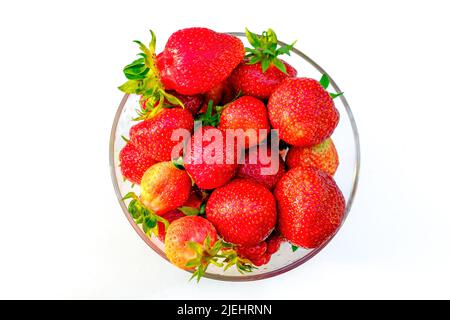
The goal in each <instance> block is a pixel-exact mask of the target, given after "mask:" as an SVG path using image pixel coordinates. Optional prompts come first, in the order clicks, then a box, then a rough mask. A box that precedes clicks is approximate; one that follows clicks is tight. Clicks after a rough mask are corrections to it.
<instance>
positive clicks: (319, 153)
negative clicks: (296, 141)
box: [286, 138, 339, 176]
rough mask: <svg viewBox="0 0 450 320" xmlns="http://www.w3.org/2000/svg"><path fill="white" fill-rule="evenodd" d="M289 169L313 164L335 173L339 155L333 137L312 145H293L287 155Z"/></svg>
mask: <svg viewBox="0 0 450 320" xmlns="http://www.w3.org/2000/svg"><path fill="white" fill-rule="evenodd" d="M286 163H287V165H288V167H289V169H292V168H295V167H299V166H313V167H316V168H318V169H320V170H322V171H325V172H326V173H328V174H329V175H331V176H332V175H334V173H335V172H336V169H337V167H338V165H339V157H338V153H337V151H336V148H335V146H334V143H333V141H332V140H331V138H329V139H326V140H325V141H324V142H322V143H320V144H318V145H315V146H312V147H305V148H302V147H292V148H290V149H289V151H288V154H287V156H286Z"/></svg>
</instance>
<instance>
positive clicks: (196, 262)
mask: <svg viewBox="0 0 450 320" xmlns="http://www.w3.org/2000/svg"><path fill="white" fill-rule="evenodd" d="M201 263H202V261H201V259H199V258H195V259H191V260H189V261H188V262H187V263H186V267H187V268H192V267H196V266H199V265H201Z"/></svg>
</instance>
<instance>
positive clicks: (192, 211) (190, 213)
mask: <svg viewBox="0 0 450 320" xmlns="http://www.w3.org/2000/svg"><path fill="white" fill-rule="evenodd" d="M178 210H179V211H181V212H183V213H184V214H185V215H187V216H197V215H198V214H199V213H200V210H198V209H197V208H193V207H179V208H178Z"/></svg>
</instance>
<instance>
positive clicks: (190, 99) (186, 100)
mask: <svg viewBox="0 0 450 320" xmlns="http://www.w3.org/2000/svg"><path fill="white" fill-rule="evenodd" d="M169 93H170V94H171V95H173V96H174V97H176V98H178V99H179V100H180V101H181V102H182V103H183V105H184V107H185V109H186V110H187V111H189V112H190V113H192V114H193V115H195V114H197V112H198V111H199V109H200V107H201V106H202V102H203V97H202V96H201V95H198V94H197V95H195V96H185V95H182V94H179V93H178V92H175V91H173V92H169ZM148 100H149V97H146V96H141V98H140V99H139V104H140V105H141V108H142V109H143V110H146V109H147V101H148ZM167 104H168V105H170V106H173V107H175V106H178V105H176V104H173V103H170V102H169V101H168V102H167ZM157 106H158V103H157V104H156V105H155V106H154V107H157Z"/></svg>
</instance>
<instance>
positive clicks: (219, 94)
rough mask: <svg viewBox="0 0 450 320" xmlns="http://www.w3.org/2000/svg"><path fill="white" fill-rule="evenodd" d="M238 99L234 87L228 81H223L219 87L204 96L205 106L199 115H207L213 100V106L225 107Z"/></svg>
mask: <svg viewBox="0 0 450 320" xmlns="http://www.w3.org/2000/svg"><path fill="white" fill-rule="evenodd" d="M235 97H236V94H235V92H234V90H233V87H232V86H231V84H230V83H229V81H228V80H225V81H222V82H221V83H219V84H218V85H217V86H215V87H214V88H212V89H211V90H209V91H208V92H206V93H205V94H204V95H203V105H202V107H201V109H200V111H199V113H205V112H206V110H207V109H208V104H209V101H211V100H212V102H213V106H217V105H225V104H227V103H229V102H231V101H233V99H234V98H235Z"/></svg>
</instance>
